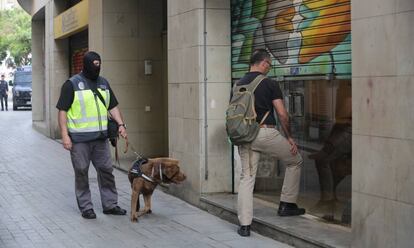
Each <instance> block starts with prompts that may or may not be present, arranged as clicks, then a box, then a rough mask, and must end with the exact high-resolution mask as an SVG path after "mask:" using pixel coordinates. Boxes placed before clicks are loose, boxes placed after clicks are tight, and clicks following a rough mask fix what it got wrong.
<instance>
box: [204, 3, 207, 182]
mask: <svg viewBox="0 0 414 248" xmlns="http://www.w3.org/2000/svg"><path fill="white" fill-rule="evenodd" d="M203 8H204V10H203V11H204V13H203V14H204V16H203V18H204V23H203V35H204V41H203V42H204V179H205V180H208V136H207V135H208V132H207V131H208V121H207V5H206V0H204V6H203Z"/></svg>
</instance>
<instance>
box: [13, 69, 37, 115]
mask: <svg viewBox="0 0 414 248" xmlns="http://www.w3.org/2000/svg"><path fill="white" fill-rule="evenodd" d="M12 85H13V89H12V92H13V110H17V108H18V107H32V67H31V66H23V67H18V68H17V69H16V71H15V72H14V77H13V83H12Z"/></svg>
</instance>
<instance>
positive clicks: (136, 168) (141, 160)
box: [131, 158, 163, 183]
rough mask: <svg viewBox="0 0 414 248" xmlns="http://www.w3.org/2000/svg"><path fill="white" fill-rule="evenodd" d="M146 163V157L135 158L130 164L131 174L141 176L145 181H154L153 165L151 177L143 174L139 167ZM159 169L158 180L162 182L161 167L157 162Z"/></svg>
mask: <svg viewBox="0 0 414 248" xmlns="http://www.w3.org/2000/svg"><path fill="white" fill-rule="evenodd" d="M146 163H148V159H147V158H139V159H138V160H136V161H135V162H134V164H133V165H132V169H131V174H132V175H133V176H134V178H135V177H142V178H144V179H145V180H147V181H150V182H152V183H154V167H155V166H153V167H152V172H151V177H149V176H147V175H145V174H144V173H143V172H142V170H141V167H142V165H144V164H146ZM159 171H160V181H161V182H162V180H163V178H162V167H161V163H160V164H159Z"/></svg>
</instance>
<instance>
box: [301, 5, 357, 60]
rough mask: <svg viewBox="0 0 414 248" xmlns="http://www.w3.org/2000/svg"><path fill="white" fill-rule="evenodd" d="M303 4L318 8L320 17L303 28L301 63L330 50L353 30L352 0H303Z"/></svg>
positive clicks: (314, 8)
mask: <svg viewBox="0 0 414 248" xmlns="http://www.w3.org/2000/svg"><path fill="white" fill-rule="evenodd" d="M303 4H304V5H305V6H306V7H307V8H309V9H312V10H318V11H319V17H318V18H317V19H316V20H314V21H312V23H311V25H310V26H308V27H306V28H304V29H303V30H301V33H302V46H301V49H300V52H299V63H302V64H303V63H307V62H309V61H311V60H312V59H314V58H315V57H318V56H319V55H321V54H323V53H326V52H329V51H330V50H332V49H333V48H334V47H335V46H337V45H338V44H339V43H341V42H342V41H343V40H344V39H345V38H346V37H347V35H348V34H349V33H350V32H351V22H350V20H351V14H350V8H351V6H350V0H320V1H315V0H303Z"/></svg>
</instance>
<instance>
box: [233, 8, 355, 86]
mask: <svg viewBox="0 0 414 248" xmlns="http://www.w3.org/2000/svg"><path fill="white" fill-rule="evenodd" d="M350 8H351V7H350V0H318V1H315V0H232V4H231V14H232V77H233V78H240V77H242V76H243V74H244V73H245V72H246V71H247V70H248V68H249V65H248V63H249V58H250V55H251V52H252V51H253V50H254V49H256V48H265V49H267V50H268V51H269V52H270V53H271V55H272V57H273V66H272V68H273V69H272V70H271V71H270V74H269V75H270V76H275V77H280V76H289V77H296V76H297V77H299V76H315V75H327V74H335V76H336V77H343V78H350V77H351V9H350Z"/></svg>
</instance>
